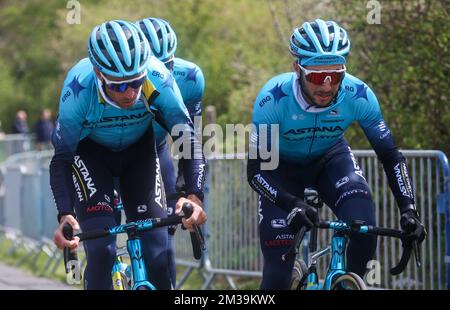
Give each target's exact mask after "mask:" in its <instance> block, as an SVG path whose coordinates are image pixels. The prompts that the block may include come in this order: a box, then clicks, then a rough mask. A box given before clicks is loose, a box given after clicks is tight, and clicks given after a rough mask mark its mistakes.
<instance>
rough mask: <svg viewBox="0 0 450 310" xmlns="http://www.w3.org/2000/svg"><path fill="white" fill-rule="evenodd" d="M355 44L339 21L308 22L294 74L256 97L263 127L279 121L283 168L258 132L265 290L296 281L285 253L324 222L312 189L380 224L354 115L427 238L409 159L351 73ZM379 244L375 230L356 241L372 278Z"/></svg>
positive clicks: (254, 145)
mask: <svg viewBox="0 0 450 310" xmlns="http://www.w3.org/2000/svg"><path fill="white" fill-rule="evenodd" d="M349 51H350V40H349V38H348V36H347V32H346V31H345V30H344V29H343V28H341V27H340V26H339V25H338V24H337V23H336V22H333V21H323V20H320V19H316V20H315V21H313V22H306V23H304V24H303V25H302V26H301V27H299V28H295V29H294V31H293V33H292V35H291V37H290V52H291V54H292V55H293V56H294V58H295V61H294V63H293V66H294V69H295V72H290V73H284V74H281V75H278V76H276V77H274V78H272V79H271V80H269V81H268V82H267V83H266V84H265V85H264V87H263V88H262V89H261V91H260V93H259V95H258V97H257V98H256V100H255V103H254V108H253V123H254V125H255V126H256V128H262V127H259V125H264V124H267V125H272V124H274V125H278V126H279V133H278V137H277V138H278V141H279V164H278V166H277V168H276V169H274V170H263V169H262V168H261V163H263V162H264V161H267V159H265V160H263V159H261V156H260V154H259V150H258V147H259V146H262V145H263V144H262V141H263V140H266V141H270V137H268V136H267V135H263V130H261V131H259V130H255V131H254V132H253V133H252V137H251V139H250V141H251V143H250V147H251V150H252V151H254V152H255V153H258V156H256V157H257V158H256V159H255V158H249V161H248V167H247V174H248V181H249V183H250V186H251V187H252V188H253V189H254V190H255V191H256V192H258V193H259V194H260V202H259V225H260V241H261V248H262V252H263V255H264V269H263V279H262V283H261V289H287V288H288V286H289V282H290V277H289V276H288V275H289V274H291V271H292V268H293V264H294V261H293V260H291V261H289V262H287V263H284V262H282V260H281V256H282V254H283V253H285V252H286V251H287V249H288V248H289V246H290V245H291V244H292V242H293V238H294V235H295V233H296V232H297V231H298V230H299V229H300V227H302V226H306V227H307V228H311V227H312V226H313V224H314V223H317V221H318V216H317V211H316V209H314V208H312V207H310V206H309V205H307V204H305V203H304V202H303V193H304V189H305V187H310V186H313V187H315V188H316V189H317V190H318V192H319V195H320V196H321V198H322V199H323V200H324V202H325V203H326V204H327V205H328V206H329V207H330V208H331V209H332V211H333V212H334V214H335V215H336V216H337V217H338V218H339V219H341V220H344V221H351V220H362V221H365V222H366V223H367V224H370V225H375V211H374V204H373V199H372V196H371V192H370V189H369V186H368V184H367V182H366V179H365V178H364V175H363V172H362V170H361V169H360V167H359V165H358V163H357V161H356V160H355V157H354V155H353V153H352V151H351V149H350V147H349V145H348V144H347V142H346V140H345V139H344V132H345V130H346V129H347V128H348V127H349V126H350V124H351V123H352V122H353V121H357V122H358V123H359V125H360V126H361V128H362V129H363V131H364V133H365V135H366V136H367V138H368V140H369V141H370V143H371V145H372V147H373V149H374V150H375V152H376V154H377V156H378V158H379V159H380V160H381V162H382V163H383V167H384V170H385V173H386V175H387V177H388V180H389V185H390V188H391V190H392V192H393V194H394V196H395V199H396V202H397V204H398V206H399V212H400V214H401V217H400V224H401V227H402V229H403V230H405V231H408V232H410V233H412V234H414V236H415V237H416V238H417V239H418V240H419V241H420V242H421V241H423V239H424V238H425V234H426V232H425V229H424V226H423V225H422V223H421V221H420V218H419V215H418V213H417V210H416V207H415V202H414V194H413V189H412V186H411V182H410V178H409V176H408V171H407V166H406V160H405V158H404V157H403V156H402V154H401V153H400V152H399V151H398V149H397V147H396V145H395V143H394V140H393V138H392V135H391V132H390V130H389V128H388V126H387V125H386V123H385V121H384V120H383V116H382V114H381V110H380V106H379V104H378V101H377V98H376V96H375V94H374V92H373V91H372V90H371V89H370V88H369V87H368V86H367V85H366V84H365V83H364V82H363V81H361V80H360V79H358V78H357V77H354V76H352V75H350V74H349V73H347V72H346V67H345V64H346V56H347V55H348V53H349ZM269 132H270V131H269ZM264 145H265V144H264ZM271 147H275V146H271ZM250 154H251V152H250ZM375 248H376V238H375V237H372V236H362V235H361V236H355V237H353V238H352V239H351V240H350V243H349V246H348V257H347V263H348V269H349V271H353V272H355V273H357V274H359V275H360V276H363V275H364V273H365V272H366V264H367V262H368V261H369V260H370V259H372V257H373V255H374V251H375Z"/></svg>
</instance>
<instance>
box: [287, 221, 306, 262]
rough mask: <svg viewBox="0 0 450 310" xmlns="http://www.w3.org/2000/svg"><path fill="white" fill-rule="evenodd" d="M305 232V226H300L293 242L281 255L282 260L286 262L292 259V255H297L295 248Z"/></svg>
mask: <svg viewBox="0 0 450 310" xmlns="http://www.w3.org/2000/svg"><path fill="white" fill-rule="evenodd" d="M305 233H306V227H305V226H302V228H300V230H299V231H298V233H297V234H296V235H295V238H294V242H293V243H292V245H291V246H290V247H289V250H288V251H287V252H286V253H284V254H283V255H282V256H281V259H282V260H283V262H286V261H288V260H290V259H292V258H293V257H295V255H297V248H298V246H299V245H300V243H301V242H302V241H303V238H304V237H305Z"/></svg>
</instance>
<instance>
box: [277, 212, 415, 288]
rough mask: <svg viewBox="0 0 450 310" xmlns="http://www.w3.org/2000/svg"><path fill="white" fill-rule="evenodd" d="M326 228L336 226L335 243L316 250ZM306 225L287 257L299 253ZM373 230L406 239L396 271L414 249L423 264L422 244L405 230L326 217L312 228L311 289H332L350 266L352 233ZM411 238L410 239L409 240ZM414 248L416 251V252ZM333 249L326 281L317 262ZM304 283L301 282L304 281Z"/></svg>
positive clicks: (402, 266)
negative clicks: (320, 280)
mask: <svg viewBox="0 0 450 310" xmlns="http://www.w3.org/2000/svg"><path fill="white" fill-rule="evenodd" d="M318 228H323V229H332V230H334V234H333V237H332V240H331V247H330V246H327V247H326V248H324V249H321V250H318V251H316V250H315V246H316V242H317V238H316V234H317V229H318ZM305 232H306V228H304V227H303V228H302V229H301V230H300V231H299V233H298V234H297V235H296V237H295V242H294V244H293V246H292V247H291V248H290V249H289V251H288V252H287V253H286V254H284V255H283V257H282V258H283V260H285V261H286V260H288V259H289V257H291V258H292V257H293V256H292V255H294V257H295V256H297V255H298V254H299V253H298V248H299V247H300V245H301V242H302V240H303V237H304V235H305ZM353 233H358V234H371V235H378V236H389V237H395V238H399V239H401V240H402V246H403V253H402V257H401V259H400V262H399V264H398V265H397V266H395V267H393V268H392V269H391V274H392V275H397V274H400V273H401V272H402V271H403V270H404V269H405V268H406V265H407V263H408V261H409V257H410V254H411V253H414V256H415V259H416V265H417V267H418V268H420V265H421V263H420V252H419V251H418V245H417V242H416V241H411V240H409V239H408V237H407V236H406V235H405V233H404V232H402V231H399V230H394V229H388V228H380V227H374V226H370V225H364V224H363V222H361V221H353V222H352V223H351V224H348V223H346V222H342V221H325V222H321V223H320V224H319V225H318V226H317V227H315V228H314V229H313V230H312V231H311V235H312V236H313V237H312V238H310V242H311V239H312V240H313V241H312V242H311V243H310V244H309V246H310V250H311V249H312V250H311V252H310V253H309V255H308V258H309V260H308V262H309V267H308V273H307V278H306V280H307V285H306V289H307V290H321V289H324V290H330V289H331V286H332V284H333V281H334V279H335V278H336V277H338V276H341V275H343V274H346V273H347V268H346V253H347V242H348V237H349V236H350V235H351V234H353ZM408 240H409V241H408ZM412 250H414V252H412ZM330 251H331V253H332V256H331V259H330V264H329V267H328V271H327V274H326V276H325V279H324V282H323V284H320V283H319V277H318V275H317V270H316V265H317V259H318V258H319V257H321V256H324V255H325V254H328V253H329V252H330ZM304 280H305V279H301V282H303V281H304ZM300 285H301V283H300Z"/></svg>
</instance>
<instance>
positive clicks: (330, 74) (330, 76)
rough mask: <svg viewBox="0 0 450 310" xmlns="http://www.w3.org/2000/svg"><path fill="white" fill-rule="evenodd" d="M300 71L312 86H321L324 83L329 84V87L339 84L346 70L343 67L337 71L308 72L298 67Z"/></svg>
mask: <svg viewBox="0 0 450 310" xmlns="http://www.w3.org/2000/svg"><path fill="white" fill-rule="evenodd" d="M299 67H300V69H301V70H302V71H303V73H304V75H305V79H306V80H307V81H308V82H310V83H312V84H314V85H322V84H323V83H325V82H327V81H328V82H330V84H331V85H337V84H339V83H340V82H341V81H342V79H343V78H344V75H345V71H347V68H346V67H345V65H344V68H342V69H338V70H320V71H316V70H308V69H305V68H303V67H302V66H300V65H299Z"/></svg>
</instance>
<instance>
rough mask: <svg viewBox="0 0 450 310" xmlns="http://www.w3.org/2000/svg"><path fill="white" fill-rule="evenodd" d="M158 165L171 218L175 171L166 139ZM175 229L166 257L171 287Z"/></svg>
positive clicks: (170, 235) (173, 212) (172, 232)
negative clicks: (167, 257) (167, 258)
mask: <svg viewBox="0 0 450 310" xmlns="http://www.w3.org/2000/svg"><path fill="white" fill-rule="evenodd" d="M157 150H158V157H159V163H160V165H161V174H162V178H163V181H164V189H165V192H166V197H167V215H168V216H171V215H173V214H175V205H176V203H177V200H176V199H171V196H173V195H174V194H175V192H176V190H175V169H174V167H173V162H172V156H171V155H170V150H169V146H168V144H167V141H166V139H164V140H163V142H161V143H160V144H159V145H158V147H157ZM175 229H176V226H175V227H169V239H168V252H167V254H168V256H169V270H170V279H171V281H172V285H173V286H174V287H175V285H176V275H177V270H176V266H175V253H174V250H175V249H174V234H175Z"/></svg>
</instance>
